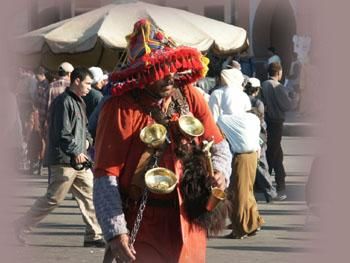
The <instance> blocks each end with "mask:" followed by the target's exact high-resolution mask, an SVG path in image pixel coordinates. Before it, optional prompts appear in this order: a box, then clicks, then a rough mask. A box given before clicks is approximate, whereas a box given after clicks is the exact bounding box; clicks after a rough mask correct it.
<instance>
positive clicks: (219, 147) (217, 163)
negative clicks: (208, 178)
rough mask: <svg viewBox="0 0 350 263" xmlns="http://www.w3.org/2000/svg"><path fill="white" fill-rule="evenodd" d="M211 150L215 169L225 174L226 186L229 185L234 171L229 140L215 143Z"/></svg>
mask: <svg viewBox="0 0 350 263" xmlns="http://www.w3.org/2000/svg"><path fill="white" fill-rule="evenodd" d="M211 152H212V160H213V167H214V171H219V172H221V173H222V174H223V175H224V176H225V181H226V187H228V185H229V183H230V177H231V172H232V166H231V163H232V158H233V157H232V154H231V151H230V146H229V144H228V142H227V141H226V140H222V141H221V142H220V143H217V144H214V145H213V146H212V151H211Z"/></svg>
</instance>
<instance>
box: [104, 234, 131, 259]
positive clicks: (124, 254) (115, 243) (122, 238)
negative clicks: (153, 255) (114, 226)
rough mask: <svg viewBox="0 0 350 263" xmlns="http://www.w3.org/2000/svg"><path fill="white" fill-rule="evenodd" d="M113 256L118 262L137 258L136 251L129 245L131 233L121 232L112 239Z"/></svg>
mask: <svg viewBox="0 0 350 263" xmlns="http://www.w3.org/2000/svg"><path fill="white" fill-rule="evenodd" d="M110 248H111V251H112V254H113V257H114V258H115V259H116V260H117V262H131V261H135V260H136V257H135V255H136V251H135V249H134V247H133V246H131V247H130V246H129V235H128V234H121V235H119V236H116V237H115V238H114V239H112V241H110Z"/></svg>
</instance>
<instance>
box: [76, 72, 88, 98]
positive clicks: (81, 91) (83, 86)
mask: <svg viewBox="0 0 350 263" xmlns="http://www.w3.org/2000/svg"><path fill="white" fill-rule="evenodd" d="M75 81H76V85H77V89H76V90H77V95H79V96H81V97H84V96H86V95H87V94H88V93H89V92H90V90H91V83H92V78H91V77H90V76H89V75H87V76H86V77H85V79H83V80H80V79H76V80H75Z"/></svg>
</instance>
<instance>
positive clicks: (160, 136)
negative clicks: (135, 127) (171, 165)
mask: <svg viewBox="0 0 350 263" xmlns="http://www.w3.org/2000/svg"><path fill="white" fill-rule="evenodd" d="M166 134H167V130H166V128H165V127H164V126H163V125H161V124H158V123H154V124H151V125H148V126H146V127H145V128H143V129H142V130H141V132H140V139H141V141H142V142H144V143H145V144H146V145H147V146H148V147H151V148H158V147H159V146H161V145H162V144H163V143H164V141H165V139H166Z"/></svg>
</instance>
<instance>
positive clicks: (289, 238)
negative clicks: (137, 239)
mask: <svg viewBox="0 0 350 263" xmlns="http://www.w3.org/2000/svg"><path fill="white" fill-rule="evenodd" d="M317 145H318V143H317V141H316V140H315V139H314V138H310V137H303V138H301V137H284V138H283V146H284V149H285V165H286V170H287V173H288V178H287V187H288V199H287V200H286V201H283V202H275V203H273V204H266V203H265V202H264V201H263V198H262V196H261V195H259V194H258V195H257V198H258V200H259V201H258V206H259V209H260V212H261V214H262V215H263V217H264V219H265V221H266V224H265V226H264V227H263V229H262V231H261V232H260V233H258V235H256V236H254V237H251V238H248V239H245V240H230V239H224V238H221V237H215V238H210V240H209V242H208V250H207V262H240V263H244V262H249V263H250V262H269V263H272V262H300V261H301V260H302V259H303V258H304V257H305V255H306V254H307V253H309V252H308V249H309V248H313V247H314V243H313V240H314V239H315V238H316V233H315V232H312V231H310V230H309V229H306V228H305V227H304V221H305V214H306V211H307V209H306V206H305V202H304V185H305V181H306V179H307V175H308V173H309V171H310V166H311V162H312V160H313V154H314V152H315V148H316V146H317ZM46 182H47V177H46V176H42V177H38V176H29V175H22V176H21V177H20V178H19V179H18V185H19V187H18V189H19V191H18V193H16V201H17V203H18V206H17V208H16V211H15V212H16V214H17V215H18V216H19V215H20V214H21V213H22V212H23V211H25V210H27V209H28V208H29V206H30V205H31V204H32V203H33V202H34V200H35V199H36V198H37V197H38V196H40V195H41V194H43V193H44V192H45V190H46V185H47V184H46ZM9 231H10V230H9ZM83 233H84V224H83V221H82V218H81V216H80V214H79V210H78V208H77V205H76V203H75V201H74V200H71V198H70V196H67V198H66V200H65V201H64V203H63V204H62V205H61V206H60V207H59V208H57V209H56V210H55V211H54V212H53V213H51V214H50V215H49V216H48V217H47V218H45V220H43V221H42V222H41V223H40V224H39V226H38V227H37V228H36V229H35V231H34V232H33V233H32V234H30V235H29V236H28V243H29V245H27V246H25V247H23V246H16V255H15V257H16V258H17V259H18V260H20V262H24V261H26V262H28V261H29V262H31V260H30V259H32V262H36V263H50V262H65V263H69V262H72V263H77V262H89V263H90V262H101V258H102V255H103V250H102V249H89V248H83V247H82V243H83ZM227 233H228V230H227V231H225V232H224V233H223V235H224V234H227ZM13 245H14V246H15V243H14V244H13Z"/></svg>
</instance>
